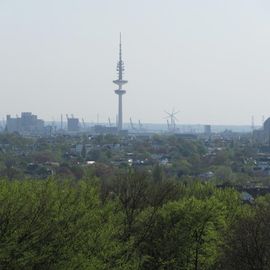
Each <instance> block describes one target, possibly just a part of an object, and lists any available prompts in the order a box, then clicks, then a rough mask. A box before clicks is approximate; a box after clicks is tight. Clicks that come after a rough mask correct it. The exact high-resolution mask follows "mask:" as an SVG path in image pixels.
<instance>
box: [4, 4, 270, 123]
mask: <svg viewBox="0 0 270 270" xmlns="http://www.w3.org/2000/svg"><path fill="white" fill-rule="evenodd" d="M120 31H121V32H122V35H123V57H124V61H125V65H126V75H125V78H126V79H128V80H129V83H128V84H127V86H126V90H127V94H126V95H125V96H124V100H123V102H124V120H125V121H128V119H129V117H130V116H131V117H132V118H133V121H137V120H138V119H141V121H143V122H159V123H160V122H165V120H164V119H163V118H164V116H165V115H164V110H171V109H172V108H173V107H175V108H176V109H178V110H180V111H181V113H180V114H179V120H180V123H192V124H196V123H201V124H204V123H210V124H250V121H251V120H250V119H251V115H254V116H255V121H256V122H257V124H259V123H260V122H261V117H262V115H265V116H266V117H267V116H270V102H269V100H270V2H269V0H223V1H222V0H73V1H72V0H0V91H1V98H0V104H1V106H0V108H1V109H0V116H4V115H6V114H7V113H11V114H13V115H15V114H19V113H20V112H21V111H32V112H34V113H37V114H38V115H39V116H40V117H42V118H45V119H46V120H52V117H54V119H55V120H56V119H57V118H60V114H61V113H63V114H65V113H73V114H74V115H75V116H78V117H80V118H81V117H84V118H85V120H86V121H94V120H95V119H96V115H97V113H99V115H100V120H101V121H107V118H108V117H109V116H110V117H111V118H112V119H113V120H114V119H115V115H116V112H117V96H116V95H115V94H114V91H113V90H114V89H116V87H115V85H113V83H112V80H113V79H115V78H116V72H115V67H116V61H117V57H118V38H119V32H120Z"/></svg>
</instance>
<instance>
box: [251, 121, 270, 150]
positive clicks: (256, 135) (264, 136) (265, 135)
mask: <svg viewBox="0 0 270 270" xmlns="http://www.w3.org/2000/svg"><path fill="white" fill-rule="evenodd" d="M253 139H254V140H255V141H257V142H260V143H266V144H269V145H270V118H268V119H266V120H265V121H264V123H263V127H262V129H257V130H254V131H253Z"/></svg>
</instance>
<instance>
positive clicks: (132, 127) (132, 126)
mask: <svg viewBox="0 0 270 270" xmlns="http://www.w3.org/2000/svg"><path fill="white" fill-rule="evenodd" d="M129 122H130V126H131V129H133V130H136V128H135V127H134V125H133V122H132V119H131V117H130V118H129Z"/></svg>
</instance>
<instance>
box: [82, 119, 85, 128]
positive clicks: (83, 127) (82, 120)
mask: <svg viewBox="0 0 270 270" xmlns="http://www.w3.org/2000/svg"><path fill="white" fill-rule="evenodd" d="M82 124H83V129H85V122H84V119H83V118H82Z"/></svg>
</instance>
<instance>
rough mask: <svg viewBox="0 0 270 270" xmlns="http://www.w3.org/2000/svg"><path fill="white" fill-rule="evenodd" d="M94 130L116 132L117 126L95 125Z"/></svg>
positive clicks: (107, 132)
mask: <svg viewBox="0 0 270 270" xmlns="http://www.w3.org/2000/svg"><path fill="white" fill-rule="evenodd" d="M94 132H95V133H96V134H117V133H118V128H117V127H106V126H103V125H95V126H94Z"/></svg>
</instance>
